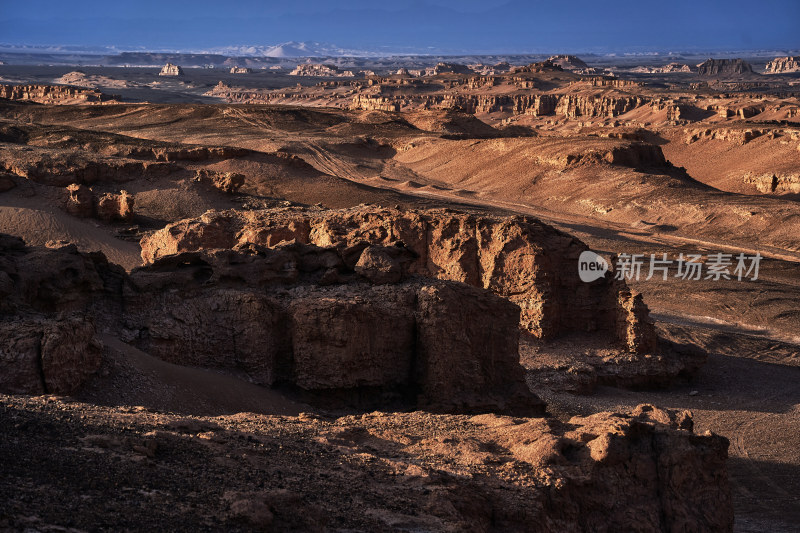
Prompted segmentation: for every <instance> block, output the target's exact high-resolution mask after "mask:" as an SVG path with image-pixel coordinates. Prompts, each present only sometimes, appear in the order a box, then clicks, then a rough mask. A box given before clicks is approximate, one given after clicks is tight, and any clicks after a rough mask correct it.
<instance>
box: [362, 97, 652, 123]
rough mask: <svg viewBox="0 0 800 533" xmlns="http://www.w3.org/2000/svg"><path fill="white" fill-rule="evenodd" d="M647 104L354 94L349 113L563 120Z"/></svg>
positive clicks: (616, 113) (613, 99)
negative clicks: (439, 112) (411, 111)
mask: <svg viewBox="0 0 800 533" xmlns="http://www.w3.org/2000/svg"><path fill="white" fill-rule="evenodd" d="M649 102H650V99H649V98H647V97H644V96H625V95H616V96H614V95H587V96H584V95H555V94H539V95H532V94H517V95H477V94H452V95H449V94H436V95H413V94H412V95H404V96H388V95H387V96H382V95H377V96H375V95H367V94H356V95H355V96H353V99H352V102H351V104H350V108H351V109H362V110H381V111H400V110H401V109H404V108H420V109H452V110H456V111H462V112H465V113H494V112H500V111H502V112H510V113H513V114H517V115H522V114H528V115H534V116H548V115H556V116H563V117H565V118H570V119H573V118H578V117H587V118H591V117H608V118H611V117H617V116H619V115H621V114H623V113H627V112H628V111H631V110H633V109H636V108H638V107H640V106H642V105H645V104H647V103H649Z"/></svg>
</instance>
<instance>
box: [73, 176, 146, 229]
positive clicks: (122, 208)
mask: <svg viewBox="0 0 800 533" xmlns="http://www.w3.org/2000/svg"><path fill="white" fill-rule="evenodd" d="M66 190H67V198H66V204H65V207H66V210H67V212H68V213H70V214H71V215H75V216H77V217H92V216H96V217H97V218H99V219H100V220H104V221H106V222H113V221H119V220H121V221H126V222H127V221H130V220H132V219H133V216H134V211H133V205H134V197H133V196H132V195H131V194H129V193H128V191H124V190H123V191H120V193H119V194H115V193H103V194H101V195H99V196H97V195H95V193H94V191H92V189H90V188H89V187H87V186H86V185H81V184H78V183H73V184H71V185H69V186H68V187H67V189H66Z"/></svg>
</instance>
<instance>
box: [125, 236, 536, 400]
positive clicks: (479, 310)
mask: <svg viewBox="0 0 800 533" xmlns="http://www.w3.org/2000/svg"><path fill="white" fill-rule="evenodd" d="M365 253H369V254H371V255H372V256H373V258H374V257H380V256H385V257H386V258H388V259H392V258H394V261H391V260H387V261H376V260H374V259H373V260H371V261H360V257H361V256H363V255H364V254H365ZM410 256H411V252H410V251H408V250H402V249H399V248H397V247H388V248H384V247H379V246H378V247H371V248H367V247H363V246H358V245H356V246H351V247H344V248H335V247H318V246H314V245H306V244H297V243H294V244H289V245H286V244H284V245H281V246H278V247H276V248H273V249H268V248H259V247H253V246H244V247H241V246H240V247H238V248H237V249H236V250H234V251H230V250H227V251H226V250H217V251H213V252H208V253H204V252H187V253H184V254H178V255H173V256H169V257H166V258H163V259H159V260H157V261H155V262H154V263H153V265H152V266H150V267H144V268H141V269H137V270H135V271H134V272H132V274H131V284H130V286H129V288H128V289H127V292H126V295H125V314H124V318H123V320H124V323H125V329H126V331H127V332H128V333H127V334H126V335H127V338H129V340H130V342H132V343H134V344H136V345H137V346H139V347H140V348H141V349H143V350H145V351H147V352H148V353H151V354H152V355H156V356H157V357H160V358H162V359H165V360H168V361H171V362H174V363H178V364H187V365H193V366H204V367H217V368H227V369H231V370H239V371H244V372H246V373H247V375H248V376H249V377H250V378H251V379H253V380H254V381H257V382H259V383H262V384H265V385H272V384H275V383H289V384H293V385H295V386H297V387H299V388H300V389H302V390H305V391H308V392H311V393H314V394H317V395H319V394H323V395H324V394H334V393H337V394H338V393H339V392H342V391H343V394H344V393H346V392H347V391H358V390H360V391H362V393H361V395H362V397H363V395H364V394H367V393H368V392H370V391H371V392H374V393H375V394H378V395H381V396H385V395H387V394H394V395H398V396H400V397H406V399H408V398H407V397H408V395H410V394H414V395H416V396H415V397H414V398H413V400H414V402H415V403H416V404H417V405H418V406H421V405H425V406H428V407H430V408H435V409H446V410H470V409H483V408H489V407H491V406H494V408H501V409H502V408H504V407H510V406H511V404H512V403H514V404H515V405H516V404H520V402H521V403H523V404H525V405H523V407H525V408H527V409H528V410H533V411H536V410H537V409H539V407H540V405H541V403H540V402H538V401H537V400H536V399H535V398H533V397H531V396H530V395H529V394H528V393H527V389H526V387H525V384H524V377H523V369H522V367H521V366H520V364H519V354H518V335H519V334H518V328H517V324H518V322H519V308H518V307H517V306H515V305H513V304H511V303H509V302H508V301H506V300H504V299H502V298H499V297H497V296H495V295H493V294H492V293H490V292H488V291H483V290H479V289H476V288H473V287H470V286H467V285H463V284H458V283H451V282H440V281H433V280H425V279H422V278H417V279H407V278H408V269H409V268H410V265H411V264H412V263H411V261H410ZM354 261H355V262H356V264H359V263H360V265H361V268H359V269H356V268H354V267H353V266H352V265H353V262H354ZM393 265H394V266H393ZM393 268H394V269H396V270H395V273H396V274H398V275H397V276H389V277H387V276H386V275H385V274H388V273H391V272H392V270H393ZM265 290H266V292H265ZM451 330H452V332H453V334H450V332H451ZM456 332H457V334H456ZM526 397H527V400H526Z"/></svg>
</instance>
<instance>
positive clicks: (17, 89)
mask: <svg viewBox="0 0 800 533" xmlns="http://www.w3.org/2000/svg"><path fill="white" fill-rule="evenodd" d="M0 98H7V99H9V100H25V101H30V102H37V103H40V104H82V103H86V104H94V103H101V102H110V101H115V100H119V97H118V96H115V95H108V94H104V93H102V92H100V91H98V90H97V89H86V88H81V87H70V86H68V85H0Z"/></svg>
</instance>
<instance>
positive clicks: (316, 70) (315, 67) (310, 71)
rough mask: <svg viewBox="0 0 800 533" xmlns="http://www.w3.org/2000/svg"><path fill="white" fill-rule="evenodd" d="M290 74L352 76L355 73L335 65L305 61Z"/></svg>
mask: <svg viewBox="0 0 800 533" xmlns="http://www.w3.org/2000/svg"><path fill="white" fill-rule="evenodd" d="M289 76H317V77H331V78H352V77H353V73H352V72H351V71H349V70H344V71H341V70H339V67H337V66H335V65H323V64H318V63H303V64H301V65H297V67H296V68H295V69H294V70H293V71H291V72H290V73H289Z"/></svg>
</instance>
